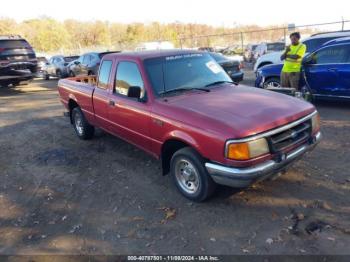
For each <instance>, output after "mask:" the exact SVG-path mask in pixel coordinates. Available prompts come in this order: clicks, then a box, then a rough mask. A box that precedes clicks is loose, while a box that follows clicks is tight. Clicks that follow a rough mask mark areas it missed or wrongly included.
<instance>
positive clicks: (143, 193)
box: [0, 80, 350, 255]
mask: <svg viewBox="0 0 350 262" xmlns="http://www.w3.org/2000/svg"><path fill="white" fill-rule="evenodd" d="M56 83H57V82H56V81H55V80H50V81H41V80H35V81H34V82H32V83H31V84H30V85H27V86H20V87H17V88H0V253H1V254H52V253H56V254H57V253H60V254H61V253H62V254H169V253H170V254H213V255H214V254H217V255H219V254H221V255H222V254H350V251H349V246H350V198H349V193H350V171H349V170H350V150H349V148H350V103H339V102H318V103H317V104H316V106H317V108H318V110H319V112H320V114H321V118H322V131H323V135H324V136H323V140H322V142H321V143H320V144H319V146H318V147H317V148H316V149H315V150H314V151H313V152H311V153H310V154H308V155H306V156H305V157H304V158H303V159H302V160H301V161H299V162H298V163H296V164H295V165H294V166H293V167H292V168H291V169H290V170H289V171H288V172H287V173H286V174H284V175H283V176H281V177H280V178H278V179H277V180H274V181H266V182H264V183H262V184H258V185H256V186H254V187H252V188H249V189H247V190H244V191H237V190H234V189H230V188H226V187H220V188H219V191H218V193H217V194H216V195H215V196H214V197H213V198H212V199H210V200H209V201H207V202H205V203H201V204H197V203H191V202H189V201H188V200H186V199H185V198H183V197H182V196H181V195H180V194H179V193H178V192H177V190H176V188H175V186H174V185H173V184H172V181H171V179H170V177H169V176H165V177H163V176H162V175H161V169H160V164H159V163H158V162H157V161H156V160H154V159H152V158H151V157H150V156H148V155H147V154H145V153H143V152H142V151H140V150H138V149H136V148H135V147H133V146H131V145H129V144H127V143H125V142H123V141H121V140H120V139H118V138H115V137H112V136H111V135H108V134H105V133H103V132H101V131H98V132H97V135H96V136H95V138H94V139H93V140H91V141H82V140H79V139H78V138H77V137H76V136H75V133H74V131H73V128H72V127H71V126H70V124H69V122H68V120H67V118H65V117H64V116H63V114H62V112H63V107H62V105H61V104H60V102H59V100H58V94H57V90H56ZM248 83H251V82H248Z"/></svg>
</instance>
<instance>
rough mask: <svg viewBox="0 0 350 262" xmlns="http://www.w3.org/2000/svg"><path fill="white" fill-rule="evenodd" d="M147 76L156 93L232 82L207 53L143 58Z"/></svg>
mask: <svg viewBox="0 0 350 262" xmlns="http://www.w3.org/2000/svg"><path fill="white" fill-rule="evenodd" d="M144 63H145V67H146V72H147V74H148V77H149V79H150V81H151V83H152V87H153V90H154V92H155V93H156V94H157V95H160V94H162V93H166V92H169V91H175V90H186V89H196V88H203V87H206V86H209V85H210V84H213V83H219V82H232V81H231V79H230V78H229V76H228V75H227V74H226V73H225V71H224V70H223V69H222V68H221V67H220V66H219V65H218V64H217V63H216V62H215V60H214V59H213V58H212V57H211V56H210V55H209V54H201V53H195V54H181V55H175V56H167V57H159V58H151V59H146V60H145V62H144Z"/></svg>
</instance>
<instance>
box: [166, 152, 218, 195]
mask: <svg viewBox="0 0 350 262" xmlns="http://www.w3.org/2000/svg"><path fill="white" fill-rule="evenodd" d="M170 171H171V175H172V177H173V179H174V182H175V185H176V187H177V188H178V190H179V191H180V192H181V194H182V195H184V196H185V197H186V198H188V199H190V200H192V201H196V202H201V201H204V200H206V199H207V198H209V197H210V196H211V195H212V194H213V193H214V191H215V188H216V184H215V182H214V181H213V180H212V178H211V177H210V175H209V174H208V172H207V170H206V169H205V167H204V161H203V158H202V157H201V156H200V155H199V154H198V153H197V152H196V151H195V150H194V149H192V148H190V147H185V148H182V149H180V150H178V151H177V152H176V153H175V154H174V155H173V157H172V158H171V163H170Z"/></svg>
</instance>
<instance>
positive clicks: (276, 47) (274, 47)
mask: <svg viewBox="0 0 350 262" xmlns="http://www.w3.org/2000/svg"><path fill="white" fill-rule="evenodd" d="M284 48H285V44H284V43H269V44H267V50H268V51H283V50H284Z"/></svg>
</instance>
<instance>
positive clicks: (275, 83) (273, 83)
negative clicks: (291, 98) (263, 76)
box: [264, 77, 281, 89]
mask: <svg viewBox="0 0 350 262" xmlns="http://www.w3.org/2000/svg"><path fill="white" fill-rule="evenodd" d="M279 87H281V80H280V79H279V78H278V77H271V78H269V79H267V80H266V81H265V82H264V88H265V89H266V88H279Z"/></svg>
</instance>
